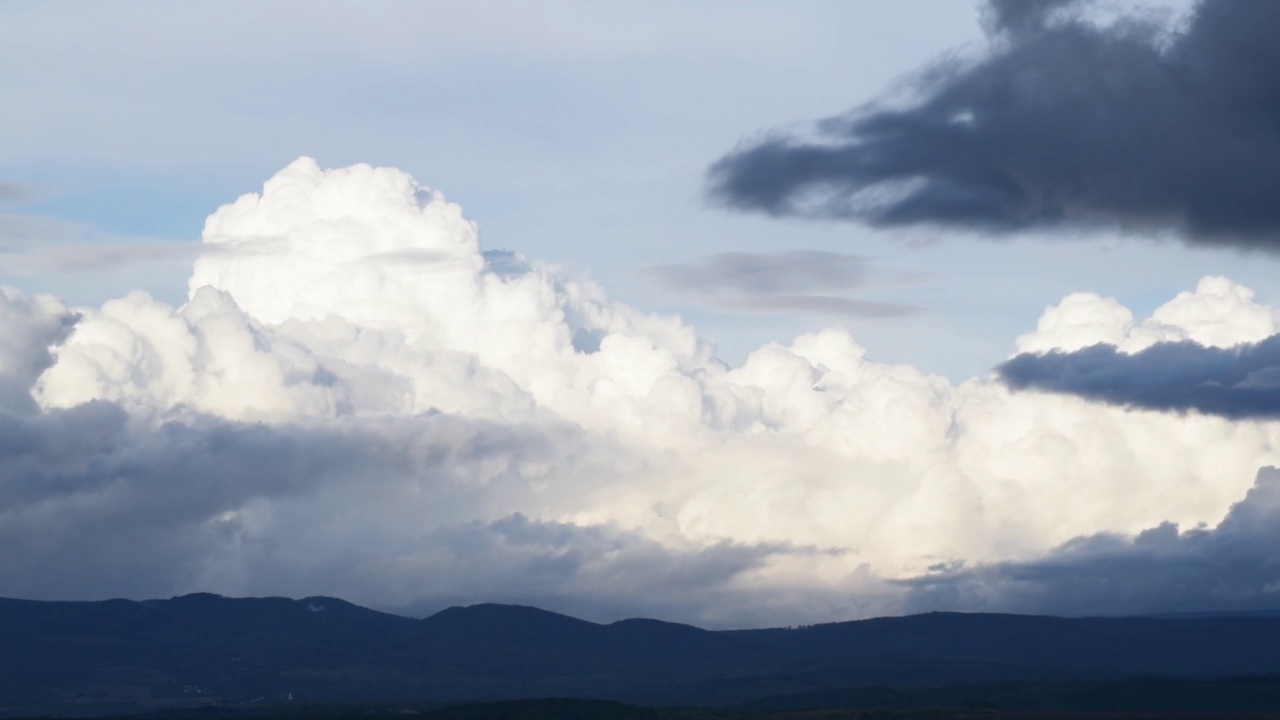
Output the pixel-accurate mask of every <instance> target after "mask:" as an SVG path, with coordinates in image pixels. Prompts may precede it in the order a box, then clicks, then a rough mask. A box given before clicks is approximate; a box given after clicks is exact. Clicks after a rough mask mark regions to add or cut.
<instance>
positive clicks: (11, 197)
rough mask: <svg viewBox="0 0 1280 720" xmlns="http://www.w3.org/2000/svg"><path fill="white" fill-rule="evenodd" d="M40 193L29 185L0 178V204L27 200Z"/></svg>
mask: <svg viewBox="0 0 1280 720" xmlns="http://www.w3.org/2000/svg"><path fill="white" fill-rule="evenodd" d="M38 195H39V193H38V192H37V191H36V190H35V189H34V188H32V187H31V186H29V185H22V184H19V183H13V182H5V181H4V180H0V205H3V204H9V203H20V202H25V201H27V200H31V199H33V198H35V197H37V196H38Z"/></svg>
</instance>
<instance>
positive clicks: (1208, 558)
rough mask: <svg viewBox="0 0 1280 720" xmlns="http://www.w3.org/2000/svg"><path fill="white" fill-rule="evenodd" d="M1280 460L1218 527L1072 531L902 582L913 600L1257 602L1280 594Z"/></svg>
mask: <svg viewBox="0 0 1280 720" xmlns="http://www.w3.org/2000/svg"><path fill="white" fill-rule="evenodd" d="M1277 547H1280V470H1277V469H1276V468H1263V469H1262V470H1261V471H1260V472H1259V473H1258V478H1257V481H1256V482H1255V484H1254V487H1253V489H1251V490H1250V491H1249V492H1248V494H1247V495H1246V496H1245V498H1244V499H1243V500H1241V501H1240V502H1238V503H1236V504H1235V505H1233V506H1232V508H1231V510H1230V511H1229V512H1228V513H1227V515H1226V517H1225V518H1224V519H1223V520H1222V522H1221V523H1220V524H1219V525H1218V526H1217V527H1216V528H1213V529H1206V528H1196V529H1192V530H1187V531H1184V532H1179V531H1178V528H1177V526H1176V525H1174V524H1172V523H1164V524H1161V525H1159V526H1157V527H1154V528H1151V529H1149V530H1146V531H1144V532H1142V533H1139V534H1138V535H1136V536H1133V537H1127V536H1121V535H1114V534H1104V535H1093V536H1089V537H1081V538H1077V539H1075V540H1072V541H1070V542H1068V543H1066V544H1064V545H1062V546H1061V547H1059V548H1058V549H1056V550H1055V551H1053V552H1051V553H1049V554H1048V555H1047V556H1046V557H1044V558H1041V559H1038V560H1033V561H1030V562H1021V563H1001V564H995V565H986V566H978V567H973V568H965V567H963V566H961V567H954V568H945V569H940V571H939V572H936V573H934V574H932V575H927V576H924V577H919V578H915V579H912V580H909V581H906V582H904V583H902V585H903V586H904V587H906V588H907V590H908V597H907V601H906V607H907V609H909V610H924V609H930V610H933V609H939V608H950V609H955V610H985V611H1010V610H1012V611H1018V612H1036V613H1050V614H1063V615H1121V614H1142V613H1165V612H1183V611H1204V610H1237V611H1239V610H1258V609H1262V608H1268V607H1275V606H1276V604H1277V602H1280V554H1277V552H1276V548H1277Z"/></svg>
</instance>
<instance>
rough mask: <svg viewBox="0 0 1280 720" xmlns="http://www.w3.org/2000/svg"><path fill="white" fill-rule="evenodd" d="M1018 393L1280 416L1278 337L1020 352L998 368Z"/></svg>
mask: <svg viewBox="0 0 1280 720" xmlns="http://www.w3.org/2000/svg"><path fill="white" fill-rule="evenodd" d="M996 373H997V374H998V375H999V377H1000V379H1001V380H1002V381H1004V383H1005V384H1006V385H1008V386H1009V387H1010V388H1012V389H1014V390H1043V391H1048V392H1057V393H1066V394H1071V395H1078V396H1080V397H1083V398H1087V399H1090V400H1098V401H1101V402H1105V403H1109V404H1112V405H1121V406H1125V407H1133V408H1141V409H1145V410H1161V411H1175V412H1187V411H1192V410H1194V411H1198V412H1202V413H1206V414H1210V415H1220V416H1222V417H1227V418H1234V419H1241V418H1273V417H1280V335H1277V336H1272V337H1270V338H1267V339H1266V340H1263V341H1261V342H1258V343H1253V344H1242V345H1237V346H1235V347H1230V348H1214V347H1205V346H1203V345H1199V344H1197V343H1194V342H1177V343H1157V344H1155V345H1152V346H1151V347H1149V348H1147V349H1146V350H1143V351H1141V352H1137V353H1133V354H1124V353H1121V352H1119V351H1118V350H1117V349H1116V348H1115V347H1113V346H1111V345H1095V346H1093V347H1088V348H1084V349H1082V350H1077V351H1075V352H1062V351H1056V350H1055V351H1053V352H1049V353H1045V354H1041V355H1037V354H1030V353H1025V354H1021V355H1017V356H1015V357H1013V358H1012V359H1010V360H1008V361H1007V362H1005V363H1003V364H1002V365H1000V366H998V367H997V368H996Z"/></svg>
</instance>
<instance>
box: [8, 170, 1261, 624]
mask: <svg viewBox="0 0 1280 720" xmlns="http://www.w3.org/2000/svg"><path fill="white" fill-rule="evenodd" d="M203 247H205V248H207V249H208V252H204V253H202V254H201V256H200V257H199V258H198V259H197V260H196V262H195V265H194V268H193V271H192V275H191V280H190V292H189V297H188V300H187V302H186V303H185V304H183V305H182V306H181V307H171V306H168V305H166V304H164V303H161V302H158V301H156V300H155V299H153V298H151V297H149V296H147V295H146V294H144V293H133V294H130V295H127V296H125V297H122V298H119V299H116V300H113V301H110V302H108V303H106V304H104V305H102V306H101V307H92V308H77V309H75V310H74V311H72V310H69V309H68V308H66V307H64V306H63V305H62V304H61V303H60V302H58V301H57V300H55V299H53V298H32V299H28V298H23V297H20V296H17V295H16V294H14V293H10V292H6V293H5V294H4V295H3V297H4V302H3V303H0V329H5V331H6V332H4V333H3V334H0V337H3V338H5V342H4V343H0V372H3V375H4V378H5V382H6V383H8V384H9V385H8V386H9V387H11V388H13V390H12V391H11V392H10V393H9V397H10V399H9V400H7V401H6V403H7V404H5V405H4V406H3V410H2V411H0V539H2V540H3V542H4V546H5V547H9V548H18V550H17V551H15V552H12V553H7V554H6V556H5V557H4V558H3V559H2V560H0V594H4V595H22V596H28V597H48V598H55V597H56V598H88V597H103V596H106V595H123V596H129V597H145V596H155V595H165V594H171V593H177V592H183V591H190V590H211V591H216V592H224V593H229V594H285V595H309V594H333V595H340V596H344V597H348V598H350V599H352V600H355V601H357V602H363V603H368V604H373V605H377V606H380V607H386V608H413V609H417V610H426V609H430V608H433V607H439V606H440V605H443V604H448V603H457V602H472V601H480V600H504V601H512V602H532V603H538V604H542V605H544V606H549V607H553V608H556V609H561V610H570V611H574V612H580V613H583V614H586V615H588V616H590V617H596V618H609V617H615V618H616V617H619V616H622V615H634V614H643V615H659V616H662V617H667V618H673V619H681V620H689V621H695V622H700V623H705V624H712V625H719V626H724V625H753V624H765V623H781V624H790V623H795V622H812V621H816V620H831V619H846V618H849V617H855V616H860V615H867V614H875V613H885V612H893V611H896V610H900V609H902V608H903V607H907V605H906V604H904V603H908V601H909V600H910V597H909V596H910V594H911V593H910V591H909V590H908V589H905V588H906V586H904V585H902V583H901V581H903V580H908V579H910V578H913V577H921V576H925V575H926V574H927V573H928V572H929V568H930V567H938V566H943V567H952V566H953V565H951V564H952V563H955V562H958V561H964V562H966V563H968V565H966V567H975V566H985V565H983V564H984V563H997V564H998V563H1017V562H1031V561H1034V560H1035V559H1036V558H1038V557H1041V556H1042V555H1043V554H1044V553H1047V552H1050V551H1052V550H1053V548H1055V547H1058V546H1061V545H1062V544H1063V543H1067V542H1069V541H1071V540H1072V539H1073V538H1076V537H1079V536H1093V535H1096V534H1098V533H1113V534H1119V535H1121V536H1123V535H1124V534H1126V533H1135V532H1139V531H1142V530H1144V529H1146V528H1150V527H1154V526H1158V525H1160V523H1163V522H1166V521H1168V522H1175V523H1179V524H1183V525H1186V526H1195V525H1196V524H1198V523H1202V522H1203V523H1211V524H1212V523H1217V522H1218V521H1219V520H1220V519H1221V518H1222V517H1223V516H1224V514H1225V513H1226V512H1227V511H1228V509H1229V508H1230V507H1231V505H1232V503H1235V502H1237V501H1239V500H1240V498H1241V497H1243V496H1244V493H1245V492H1246V491H1247V489H1248V488H1249V487H1250V485H1251V484H1252V483H1253V480H1254V476H1255V474H1256V472H1257V470H1258V468H1259V467H1260V466H1262V465H1267V464H1274V463H1280V453H1278V452H1277V442H1278V440H1280V434H1278V432H1277V431H1278V430H1280V427H1277V426H1276V425H1275V424H1273V423H1266V422H1242V421H1235V420H1231V419H1226V418H1213V417H1204V416H1179V415H1177V414H1164V413H1155V412H1134V411H1129V410H1125V409H1123V408H1117V407H1110V406H1106V405H1099V404H1092V403H1088V402H1085V401H1083V400H1081V399H1079V398H1075V397H1069V396H1059V395H1050V394H1041V393H1013V392H1010V391H1009V389H1008V388H1006V387H1005V385H1004V384H1002V383H1001V382H999V381H998V380H996V379H994V378H992V379H974V380H970V381H968V382H965V383H962V384H959V385H954V384H951V383H949V382H947V381H946V380H944V379H942V378H939V377H934V376H928V375H925V374H922V373H921V372H919V371H918V370H916V369H915V368H913V367H910V366H903V365H886V364H882V363H878V362H875V361H874V360H872V359H869V358H868V357H867V354H866V352H865V350H864V349H863V348H861V347H860V346H859V345H858V344H857V343H856V342H855V341H854V340H853V338H852V337H851V336H850V335H849V334H848V333H847V332H846V331H844V330H838V329H832V330H825V331H822V332H818V333H813V334H807V335H803V336H801V337H798V338H796V339H795V340H794V341H793V342H792V343H790V344H789V345H781V344H770V345H767V346H765V347H762V348H759V349H758V350H757V351H755V352H754V353H752V354H751V355H750V356H749V357H748V359H747V360H746V362H745V363H744V364H743V365H741V366H740V367H729V366H727V365H726V364H724V363H723V362H721V361H719V360H718V359H716V356H715V351H714V346H713V345H712V344H711V343H710V342H709V341H707V340H705V339H703V338H700V337H699V336H698V335H697V333H696V332H695V331H694V329H693V328H691V327H689V326H688V325H686V324H685V323H684V322H683V321H681V320H680V319H679V318H677V317H669V316H660V315H653V314H648V313H644V312H641V311H638V310H635V309H633V308H629V307H626V306H624V305H621V304H619V303H616V302H614V301H611V300H610V299H609V298H608V297H607V295H606V294H605V293H604V291H603V290H602V289H601V288H599V287H597V286H595V285H593V284H591V283H589V282H585V281H582V280H580V279H577V278H575V277H572V276H567V275H565V274H563V273H561V272H559V271H557V270H555V269H554V268H551V267H548V266H546V265H544V264H542V263H539V262H537V261H533V260H529V259H526V258H523V257H520V256H519V255H518V254H515V253H511V252H507V251H486V250H484V249H482V247H481V246H480V243H479V235H478V232H477V229H476V226H475V225H474V224H473V223H472V222H471V221H470V220H468V219H467V218H466V217H465V216H464V215H463V214H462V212H461V210H460V208H458V207H457V206H456V205H453V204H451V203H449V202H447V201H446V200H445V199H444V198H443V197H442V196H441V195H440V194H439V193H438V192H435V191H432V190H430V189H428V188H425V187H423V186H422V185H420V184H418V183H417V182H416V181H414V180H413V179H412V178H411V177H409V176H408V175H407V174H405V173H402V172H400V171H397V170H394V169H390V168H373V167H369V166H364V165H358V166H354V167H350V168H343V169H337V170H324V169H321V168H320V167H319V166H318V165H317V164H316V163H315V162H314V161H311V160H309V159H305V158H304V159H301V160H299V161H297V162H295V163H293V164H291V165H290V166H289V167H287V168H285V169H284V170H282V171H281V172H280V173H278V174H277V175H276V176H274V177H273V178H271V179H270V180H269V181H268V182H267V183H266V184H265V186H264V188H263V190H262V192H261V193H253V194H248V195H245V196H243V197H241V198H239V199H238V200H236V201H235V202H234V203H231V204H228V205H225V206H223V207H221V208H219V209H218V210H217V212H215V213H214V214H213V215H211V216H210V218H209V220H208V222H207V223H206V227H205V231H204V245H203ZM771 287H772V286H771ZM784 289H785V288H784ZM1277 317H1280V316H1278V315H1277V313H1276V312H1275V310H1274V309H1272V308H1268V307H1266V306H1264V305H1260V304H1259V303H1257V302H1255V300H1254V298H1253V297H1252V294H1251V293H1250V292H1249V291H1248V290H1247V289H1245V288H1242V287H1240V286H1237V285H1234V284H1232V283H1230V282H1229V281H1227V280H1225V279H1220V278H1208V279H1206V280H1205V281H1203V282H1202V283H1201V284H1200V286H1199V287H1198V288H1197V289H1196V291H1195V292H1189V293H1183V294H1181V295H1179V296H1178V297H1177V298H1174V299H1173V300H1172V301H1170V302H1169V303H1168V304H1166V305H1165V306H1162V307H1161V308H1159V309H1158V310H1157V311H1156V312H1155V313H1154V314H1153V315H1152V317H1151V318H1149V319H1147V320H1143V321H1141V322H1139V321H1136V320H1135V319H1134V317H1133V315H1132V313H1131V312H1129V311H1128V310H1127V309H1125V308H1123V307H1122V306H1120V305H1119V304H1118V303H1116V302H1115V301H1113V300H1108V299H1105V298H1100V297H1096V296H1088V295H1074V296H1071V297H1068V298H1067V299H1065V300H1064V301H1063V303H1062V304H1060V305H1058V306H1056V307H1053V308H1049V309H1047V310H1046V312H1045V315H1044V317H1043V318H1042V319H1041V322H1040V325H1039V327H1038V328H1037V329H1036V331H1035V332H1033V333H1031V334H1029V335H1027V336H1024V337H1023V338H1020V339H1019V340H1018V345H1019V348H1021V349H1022V350H1024V351H1028V352H1031V351H1045V350H1049V351H1052V350H1054V349H1059V350H1063V351H1070V350H1074V349H1078V348H1080V347H1085V346H1088V345H1093V344H1096V343H1098V342H1111V343H1115V344H1124V343H1134V344H1141V343H1143V342H1159V341H1161V340H1168V339H1192V340H1196V341H1197V342H1202V343H1203V342H1215V343H1217V342H1221V343H1226V344H1230V343H1236V342H1250V341H1256V340H1258V339H1261V338H1262V337H1266V336H1267V335H1270V334H1274V333H1275V331H1276V327H1275V324H1276V318H1277ZM1206 338H1207V339H1206ZM993 567H994V566H993ZM994 602H995V601H994V600H993V603H994ZM942 604H945V603H943V602H942V601H939V606H941V605H942Z"/></svg>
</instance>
